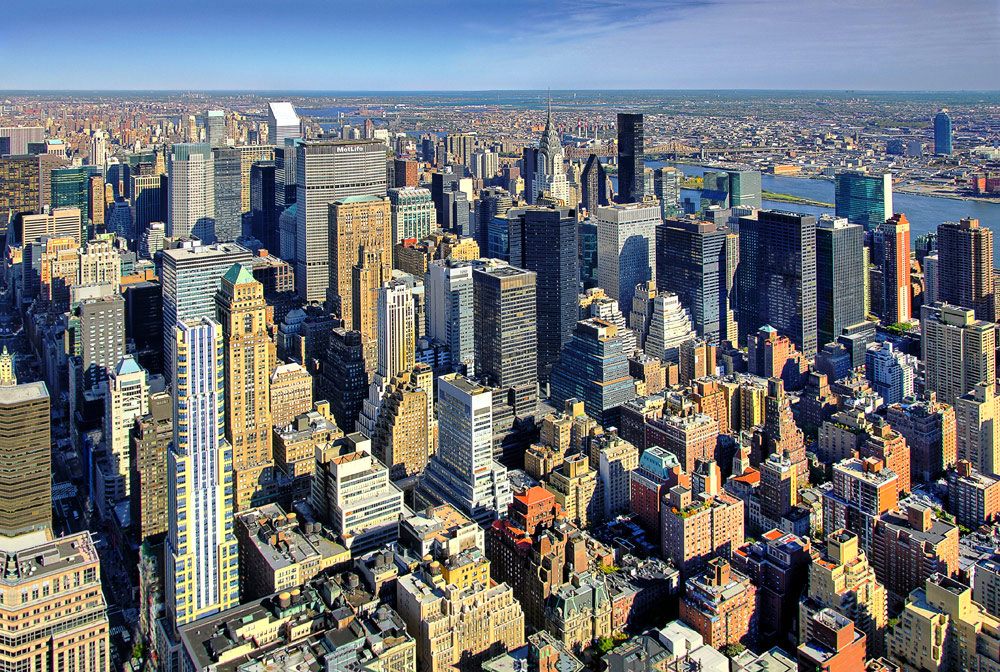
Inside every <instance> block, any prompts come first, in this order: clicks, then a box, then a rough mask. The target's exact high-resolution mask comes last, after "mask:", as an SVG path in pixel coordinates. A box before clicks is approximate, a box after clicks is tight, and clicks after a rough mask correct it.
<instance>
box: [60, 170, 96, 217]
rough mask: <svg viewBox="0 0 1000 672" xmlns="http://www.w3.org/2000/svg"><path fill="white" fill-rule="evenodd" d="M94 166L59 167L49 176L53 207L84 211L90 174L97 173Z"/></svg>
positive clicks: (85, 210)
mask: <svg viewBox="0 0 1000 672" xmlns="http://www.w3.org/2000/svg"><path fill="white" fill-rule="evenodd" d="M99 174H100V171H99V170H98V169H97V167H96V166H80V167H78V168H59V169H57V170H53V171H52V173H51V176H50V178H49V188H50V189H51V190H52V192H51V199H52V200H51V202H52V207H53V208H80V212H81V213H86V212H87V209H88V207H89V204H90V176H91V175H99Z"/></svg>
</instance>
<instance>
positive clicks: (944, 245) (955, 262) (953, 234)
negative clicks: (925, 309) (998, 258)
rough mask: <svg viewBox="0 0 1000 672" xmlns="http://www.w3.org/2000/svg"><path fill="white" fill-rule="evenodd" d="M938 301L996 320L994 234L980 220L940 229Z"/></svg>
mask: <svg viewBox="0 0 1000 672" xmlns="http://www.w3.org/2000/svg"><path fill="white" fill-rule="evenodd" d="M937 247H938V282H937V285H938V289H937V299H938V301H942V302H944V303H951V304H954V305H956V306H962V307H963V308H972V309H973V310H975V311H976V319H977V320H985V321H987V322H993V321H994V320H995V319H996V306H995V303H996V302H995V294H994V291H993V231H992V230H991V229H990V228H989V227H986V226H979V220H978V219H963V220H962V221H961V222H958V223H955V222H945V223H944V224H941V225H940V226H938V230H937Z"/></svg>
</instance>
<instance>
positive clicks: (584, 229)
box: [579, 220, 597, 289]
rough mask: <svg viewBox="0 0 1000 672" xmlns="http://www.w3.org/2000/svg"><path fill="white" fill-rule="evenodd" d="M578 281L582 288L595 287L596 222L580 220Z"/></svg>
mask: <svg viewBox="0 0 1000 672" xmlns="http://www.w3.org/2000/svg"><path fill="white" fill-rule="evenodd" d="M579 240H580V282H581V283H583V288H584V289H590V288H591V287H597V224H595V223H594V222H592V221H590V220H583V221H581V222H580V233H579Z"/></svg>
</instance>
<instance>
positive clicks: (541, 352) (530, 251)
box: [509, 207, 580, 386]
mask: <svg viewBox="0 0 1000 672" xmlns="http://www.w3.org/2000/svg"><path fill="white" fill-rule="evenodd" d="M510 225H511V228H510V232H509V234H510V248H509V249H510V263H511V264H513V265H514V266H517V267H519V268H525V269H527V270H529V271H534V272H535V274H536V275H537V276H538V279H537V282H536V285H535V299H536V304H535V305H536V315H537V325H538V380H539V383H540V384H542V385H543V386H544V385H546V384H547V383H548V380H549V373H550V371H551V370H552V365H553V364H555V363H556V361H558V359H559V353H560V352H561V351H562V349H563V346H565V345H566V344H567V343H569V341H570V339H571V338H572V336H573V325H575V324H576V321H577V319H578V318H579V316H580V315H579V312H580V311H579V308H578V307H577V304H578V295H579V288H580V268H579V263H580V261H579V256H578V253H579V242H578V241H577V225H576V212H575V211H574V210H572V209H571V208H555V207H551V208H540V207H531V208H525V209H524V211H523V214H521V216H520V217H518V218H517V219H512V220H510Z"/></svg>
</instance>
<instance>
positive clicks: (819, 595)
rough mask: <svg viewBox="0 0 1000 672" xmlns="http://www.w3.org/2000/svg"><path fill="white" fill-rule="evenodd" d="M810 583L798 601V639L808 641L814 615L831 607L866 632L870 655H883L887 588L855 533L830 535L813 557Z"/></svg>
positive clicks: (886, 617) (844, 531)
mask: <svg viewBox="0 0 1000 672" xmlns="http://www.w3.org/2000/svg"><path fill="white" fill-rule="evenodd" d="M807 585H808V589H807V591H806V593H804V594H803V597H802V600H801V601H800V602H799V632H798V641H800V642H806V641H808V639H809V623H810V618H811V617H812V615H813V614H816V613H819V612H820V611H822V610H823V609H826V608H830V609H833V610H834V611H836V612H837V613H839V614H840V615H842V616H844V617H846V618H849V619H851V620H852V621H854V624H855V625H856V626H857V628H858V629H859V630H861V631H862V632H864V633H865V635H866V636H867V643H868V655H869V656H870V657H875V656H879V655H882V653H883V652H884V651H885V646H884V639H885V628H886V625H887V623H888V618H889V617H888V613H887V606H886V605H887V599H886V591H885V587H884V586H883V585H882V584H881V583H880V582H879V581H878V579H877V578H876V576H875V570H874V569H873V568H872V566H871V565H870V564H869V563H868V557H867V555H866V554H865V552H864V551H863V550H862V549H861V548H860V546H859V544H858V536H857V535H856V534H852V533H851V532H848V531H847V530H834V531H833V532H831V533H830V534H829V535H827V543H826V552H825V553H822V554H820V555H818V556H817V557H815V558H813V561H812V564H811V565H810V566H809V581H808V584H807Z"/></svg>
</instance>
